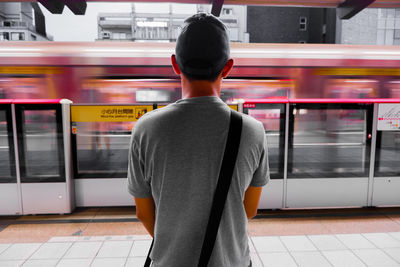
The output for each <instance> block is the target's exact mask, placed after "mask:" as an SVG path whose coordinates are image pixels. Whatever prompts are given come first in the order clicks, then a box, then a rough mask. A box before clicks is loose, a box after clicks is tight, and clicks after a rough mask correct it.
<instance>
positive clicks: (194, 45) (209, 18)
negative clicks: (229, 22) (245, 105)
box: [175, 13, 230, 82]
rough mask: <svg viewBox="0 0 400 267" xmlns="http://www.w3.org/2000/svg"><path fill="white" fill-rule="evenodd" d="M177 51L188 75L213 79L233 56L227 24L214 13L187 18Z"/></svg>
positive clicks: (177, 55) (183, 70) (178, 40)
mask: <svg viewBox="0 0 400 267" xmlns="http://www.w3.org/2000/svg"><path fill="white" fill-rule="evenodd" d="M175 51H176V59H177V63H178V66H179V68H180V69H181V72H182V74H183V75H184V76H185V77H186V78H187V79H189V80H207V81H211V82H213V81H215V80H216V79H217V78H218V76H219V75H220V74H221V71H222V70H223V68H224V67H225V65H226V63H227V62H228V59H229V51H230V49H229V37H228V33H227V28H226V26H225V25H224V23H223V22H222V21H221V20H219V19H218V18H217V17H215V16H213V15H211V14H206V13H198V14H195V15H193V16H191V17H189V18H187V19H186V20H185V21H184V26H183V28H182V31H181V33H180V35H179V37H178V39H177V43H176V49H175Z"/></svg>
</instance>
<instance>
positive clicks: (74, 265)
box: [56, 259, 93, 267]
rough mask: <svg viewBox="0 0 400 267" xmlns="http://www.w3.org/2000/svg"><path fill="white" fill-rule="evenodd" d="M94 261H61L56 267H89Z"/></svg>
mask: <svg viewBox="0 0 400 267" xmlns="http://www.w3.org/2000/svg"><path fill="white" fill-rule="evenodd" d="M92 261H93V259H61V260H60V262H59V263H58V264H57V266H56V267H89V266H90V264H91V263H92Z"/></svg>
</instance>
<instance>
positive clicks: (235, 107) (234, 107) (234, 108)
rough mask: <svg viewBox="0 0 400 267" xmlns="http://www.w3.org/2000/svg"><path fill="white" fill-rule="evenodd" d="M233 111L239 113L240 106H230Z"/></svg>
mask: <svg viewBox="0 0 400 267" xmlns="http://www.w3.org/2000/svg"><path fill="white" fill-rule="evenodd" d="M228 106H229V107H230V108H231V109H233V110H236V111H238V110H239V109H238V105H228Z"/></svg>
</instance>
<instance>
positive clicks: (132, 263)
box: [125, 257, 146, 267]
mask: <svg viewBox="0 0 400 267" xmlns="http://www.w3.org/2000/svg"><path fill="white" fill-rule="evenodd" d="M145 261H146V257H134V258H128V260H127V261H126V264H125V266H126V267H136V266H137V267H142V266H143V265H144V262H145Z"/></svg>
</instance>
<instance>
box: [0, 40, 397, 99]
mask: <svg viewBox="0 0 400 267" xmlns="http://www.w3.org/2000/svg"><path fill="white" fill-rule="evenodd" d="M174 46H175V44H173V43H116V42H93V43H79V42H78V43H73V42H70V43H67V42H65V43H63V42H3V43H2V44H1V46H0V99H2V98H9V99H10V98H68V99H70V100H72V101H73V102H74V103H146V102H147V103H149V102H173V101H175V100H177V99H179V98H180V81H179V77H178V76H177V75H175V74H174V72H173V70H172V67H171V66H170V56H171V54H172V53H173V52H174ZM231 47H232V48H231V56H232V58H233V59H234V61H235V67H234V69H233V71H232V72H231V74H230V76H229V78H228V79H225V81H224V84H223V88H222V98H223V99H224V100H225V101H233V100H235V99H240V98H250V99H266V98H279V97H281V98H282V97H283V98H399V97H400V79H399V76H400V68H399V67H400V48H398V47H397V46H391V47H388V46H349V45H311V44H294V45H293V44H239V43H232V45H231Z"/></svg>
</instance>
